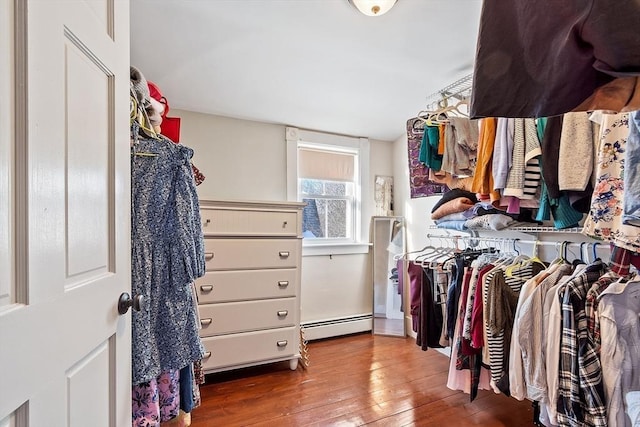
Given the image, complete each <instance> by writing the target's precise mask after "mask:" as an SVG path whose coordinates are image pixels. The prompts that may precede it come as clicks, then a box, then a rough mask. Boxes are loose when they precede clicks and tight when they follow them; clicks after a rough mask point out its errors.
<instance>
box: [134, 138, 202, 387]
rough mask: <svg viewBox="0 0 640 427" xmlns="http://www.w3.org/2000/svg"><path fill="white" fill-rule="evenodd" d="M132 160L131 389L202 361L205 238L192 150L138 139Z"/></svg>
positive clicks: (166, 141)
mask: <svg viewBox="0 0 640 427" xmlns="http://www.w3.org/2000/svg"><path fill="white" fill-rule="evenodd" d="M136 131H137V129H135V128H134V138H137V139H136V140H135V142H134V145H133V147H132V160H131V174H132V178H131V193H132V194H131V195H132V198H131V199H132V210H131V216H132V217H131V243H132V246H131V279H132V283H131V287H132V292H133V294H134V295H143V296H144V298H145V304H144V305H143V307H142V309H141V310H140V311H134V312H133V314H132V344H133V346H132V353H133V364H132V365H133V366H132V370H133V378H132V382H133V384H140V383H143V382H146V381H150V380H152V379H153V378H155V377H157V376H158V375H160V373H161V372H163V371H167V370H170V369H181V368H183V367H185V366H187V365H189V364H191V363H193V362H195V361H196V360H200V359H201V358H202V356H203V354H204V347H203V346H202V343H201V341H200V337H199V335H198V332H199V326H200V323H199V319H198V314H197V311H196V305H195V304H194V298H195V295H194V293H193V288H192V283H193V282H194V281H195V279H196V278H198V277H201V276H202V275H203V274H204V270H205V267H204V238H203V234H202V226H201V223H200V214H199V204H198V197H197V194H196V190H195V181H194V178H193V170H192V168H191V162H190V161H191V157H192V155H193V150H191V149H190V148H187V147H185V146H183V145H180V144H174V143H173V142H171V141H170V140H168V139H166V138H164V137H162V136H160V137H159V138H158V139H155V138H148V137H142V136H138V135H137V132H136Z"/></svg>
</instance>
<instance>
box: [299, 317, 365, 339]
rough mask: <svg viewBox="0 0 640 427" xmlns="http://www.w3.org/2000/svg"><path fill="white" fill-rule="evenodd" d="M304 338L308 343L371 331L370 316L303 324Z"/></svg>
mask: <svg viewBox="0 0 640 427" xmlns="http://www.w3.org/2000/svg"><path fill="white" fill-rule="evenodd" d="M300 326H301V327H302V328H304V337H305V339H306V340H308V341H313V340H319V339H323V338H331V337H338V336H341V335H349V334H355V333H358V332H366V331H370V330H371V326H372V316H371V314H362V315H357V316H347V317H340V318H335V319H326V320H320V321H313V322H303V323H301V325H300Z"/></svg>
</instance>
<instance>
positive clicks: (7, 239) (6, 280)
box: [0, 0, 15, 310]
mask: <svg viewBox="0 0 640 427" xmlns="http://www.w3.org/2000/svg"><path fill="white" fill-rule="evenodd" d="M0 28H1V29H2V31H0V94H2V95H1V96H0V310H2V307H6V306H8V305H9V304H11V303H13V302H15V298H14V292H13V275H12V273H13V255H12V250H11V248H12V246H13V232H12V230H13V224H12V221H13V218H12V215H11V214H12V212H11V210H10V206H11V200H12V198H13V189H12V185H13V159H14V157H13V120H14V115H13V84H14V79H13V72H12V71H13V63H14V62H13V43H12V35H13V2H12V0H0Z"/></svg>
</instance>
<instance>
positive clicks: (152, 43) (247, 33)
mask: <svg viewBox="0 0 640 427" xmlns="http://www.w3.org/2000/svg"><path fill="white" fill-rule="evenodd" d="M480 8H481V0H398V3H397V4H396V5H395V6H394V8H393V9H392V10H391V11H390V12H388V13H387V14H385V15H383V16H379V17H366V16H364V15H362V14H360V13H359V12H358V11H357V10H356V9H355V8H354V7H353V6H351V4H349V3H348V1H347V0H134V1H131V64H132V65H135V66H137V67H138V68H140V70H141V71H142V72H143V74H144V75H145V76H146V77H147V79H149V80H152V81H153V82H155V83H156V84H157V85H158V86H159V87H160V88H161V90H162V92H163V93H164V95H165V96H166V97H167V99H168V100H169V103H170V106H171V108H179V109H184V110H191V111H197V112H203V113H210V114H216V115H221V116H227V117H233V118H240V119H247V120H254V121H261V122H267V123H278V124H285V125H290V126H295V127H299V128H304V129H311V130H318V131H324V132H331V133H338V134H344V135H351V136H361V137H369V138H373V139H379V140H385V141H393V140H395V139H397V138H398V137H399V136H401V135H402V134H403V133H404V132H405V130H404V129H405V124H406V121H407V119H408V118H410V117H413V116H415V115H416V114H417V113H418V112H419V111H420V110H422V109H423V108H425V107H426V106H427V104H428V103H429V101H433V100H432V99H431V100H430V99H428V96H429V95H431V94H432V93H434V92H437V91H438V90H440V89H441V88H443V87H445V86H447V85H448V84H450V83H452V82H454V81H455V80H457V79H459V78H460V77H463V76H465V75H467V74H469V73H471V72H472V71H473V60H474V55H475V45H476V37H477V31H478V22H479V16H480Z"/></svg>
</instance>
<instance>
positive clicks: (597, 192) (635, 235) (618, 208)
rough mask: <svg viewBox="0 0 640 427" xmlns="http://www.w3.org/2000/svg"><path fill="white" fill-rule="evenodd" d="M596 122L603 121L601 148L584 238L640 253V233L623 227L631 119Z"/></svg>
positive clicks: (607, 118)
mask: <svg viewBox="0 0 640 427" xmlns="http://www.w3.org/2000/svg"><path fill="white" fill-rule="evenodd" d="M595 120H596V121H600V148H599V152H598V167H597V170H596V184H595V188H594V191H593V197H592V199H591V210H590V212H589V215H588V216H587V219H586V220H585V223H584V226H583V234H586V235H587V236H590V237H593V238H596V239H601V240H605V241H607V242H612V243H615V245H616V246H619V247H621V248H625V249H629V250H631V251H634V252H638V251H640V229H639V228H638V227H634V226H631V225H625V224H623V223H622V214H623V206H624V168H625V158H626V144H627V138H628V136H629V115H628V114H627V113H622V114H601V115H597V116H596V118H595Z"/></svg>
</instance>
